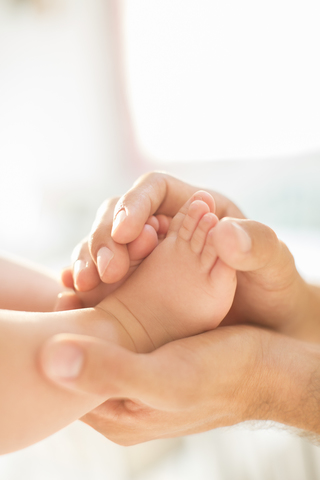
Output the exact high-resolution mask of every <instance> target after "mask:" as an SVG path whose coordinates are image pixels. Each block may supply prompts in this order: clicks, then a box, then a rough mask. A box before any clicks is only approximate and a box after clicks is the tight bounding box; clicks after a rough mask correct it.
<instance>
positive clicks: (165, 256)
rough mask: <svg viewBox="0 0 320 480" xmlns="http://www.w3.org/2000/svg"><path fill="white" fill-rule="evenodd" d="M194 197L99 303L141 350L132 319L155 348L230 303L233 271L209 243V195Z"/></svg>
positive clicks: (218, 317)
mask: <svg viewBox="0 0 320 480" xmlns="http://www.w3.org/2000/svg"><path fill="white" fill-rule="evenodd" d="M199 196H200V198H201V197H202V199H201V200H195V201H194V198H197V195H194V196H193V197H192V198H191V199H190V200H189V201H188V202H187V203H186V204H185V205H184V206H183V207H182V208H181V210H180V211H179V212H178V213H177V215H176V216H175V217H174V218H173V219H172V222H171V224H170V227H169V231H168V234H167V237H166V238H165V239H164V240H163V242H162V243H161V244H160V245H158V246H157V247H156V248H155V249H154V250H153V252H152V253H151V254H150V255H149V256H148V257H147V258H146V259H145V260H144V261H143V262H142V264H141V265H140V266H139V268H138V269H137V270H136V271H135V272H134V273H133V275H131V277H130V278H129V279H128V280H127V281H126V282H125V283H124V284H123V285H122V286H121V287H120V288H119V289H118V290H117V291H115V292H114V293H113V294H112V295H111V297H109V298H107V299H106V300H105V301H103V302H102V303H100V304H99V307H101V308H102V309H104V308H106V309H107V310H108V312H109V313H110V311H111V313H112V314H113V315H115V316H116V317H117V318H118V319H119V320H120V321H121V323H122V324H123V326H124V328H125V329H126V330H127V332H128V333H129V334H130V336H131V338H132V340H133V342H134V343H135V346H136V348H137V350H140V351H141V349H145V344H142V343H141V342H139V338H137V336H138V337H139V335H137V330H136V328H135V325H136V324H137V323H138V324H139V325H140V327H142V329H143V330H144V333H145V334H146V335H147V336H148V338H149V340H150V342H151V343H152V345H153V347H158V346H159V345H161V344H163V343H166V342H168V341H171V340H174V339H177V338H180V337H185V336H190V335H195V334H198V333H200V332H203V331H206V330H210V329H212V328H215V327H216V326H217V325H218V324H219V323H220V322H221V321H222V319H223V318H224V317H225V315H226V314H227V312H228V311H229V309H230V307H231V305H232V302H233V298H234V293H235V288H236V273H235V271H234V270H233V269H231V268H230V267H228V266H227V265H226V264H225V263H223V262H222V261H221V260H220V259H219V258H217V255H216V252H215V249H214V247H213V244H212V242H211V233H210V232H211V231H212V229H214V227H215V225H216V224H217V223H218V218H217V217H216V216H215V215H214V214H213V213H211V212H210V208H209V205H212V197H211V196H210V195H209V194H207V193H206V192H201V194H198V197H199ZM118 307H119V308H118ZM110 308H111V309H110ZM127 314H128V316H127ZM140 333H141V328H140Z"/></svg>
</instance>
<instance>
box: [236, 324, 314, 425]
mask: <svg viewBox="0 0 320 480" xmlns="http://www.w3.org/2000/svg"><path fill="white" fill-rule="evenodd" d="M261 334H262V337H263V338H262V337H261V339H262V340H263V341H262V342H261V346H262V348H261V350H262V352H261V357H260V362H259V366H258V367H257V372H256V375H255V376H254V377H253V382H252V383H253V384H252V387H253V389H252V391H253V392H254V394H253V396H252V403H251V407H250V406H249V408H248V410H247V412H246V418H245V420H272V421H275V422H278V423H282V424H285V425H288V426H292V427H296V428H299V429H302V430H305V431H309V432H313V433H320V415H319V413H320V348H319V347H318V346H317V345H312V344H309V343H306V342H302V341H299V340H295V339H292V338H289V337H286V336H283V335H279V334H276V333H273V332H264V331H261ZM263 334H264V335H263Z"/></svg>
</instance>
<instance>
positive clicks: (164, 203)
mask: <svg viewBox="0 0 320 480" xmlns="http://www.w3.org/2000/svg"><path fill="white" fill-rule="evenodd" d="M197 190H198V188H197V187H193V186H190V185H187V184H185V183H184V182H182V181H180V180H177V179H176V178H174V177H171V176H169V175H166V174H164V173H157V172H155V173H150V174H147V175H144V176H142V177H141V178H140V179H139V180H138V181H137V182H136V183H135V184H134V186H133V187H132V189H131V190H129V191H128V192H127V193H126V194H125V195H124V196H123V197H121V198H120V199H119V200H116V199H113V200H109V201H107V202H105V203H104V204H103V205H102V206H101V207H100V209H99V211H98V214H97V218H96V221H95V222H94V225H93V228H92V231H91V234H90V238H89V241H85V242H82V243H81V244H80V245H79V246H78V248H77V251H76V255H75V258H74V260H75V264H74V265H75V266H76V268H75V270H74V273H73V272H72V270H71V269H67V270H66V271H65V272H64V280H65V284H66V286H68V287H70V286H72V285H73V277H74V279H75V283H76V284H77V285H78V290H90V289H91V288H94V287H96V286H97V285H100V286H99V289H100V291H99V289H98V290H97V289H94V290H92V292H88V294H87V295H89V296H88V297H87V298H88V299H89V300H88V301H87V303H85V306H90V301H93V303H94V302H96V303H97V301H98V300H101V298H100V297H101V296H102V295H105V294H106V293H107V290H106V288H110V287H111V288H113V287H112V286H110V285H108V286H103V283H102V284H101V281H100V277H101V279H102V280H103V281H105V282H117V281H119V280H120V279H123V278H126V276H127V275H128V274H130V271H131V270H132V269H131V270H130V269H129V265H130V250H129V249H130V244H131V245H132V243H131V242H136V239H137V238H138V237H139V235H141V232H143V229H144V228H145V227H144V226H145V223H146V222H147V221H148V218H150V216H151V215H160V217H162V216H163V215H165V216H166V217H165V218H168V217H172V216H173V215H175V213H176V212H177V211H178V210H179V208H180V207H181V205H182V204H183V203H185V202H186V201H187V200H188V198H189V197H190V196H191V195H192V194H193V193H195V191H197ZM209 193H211V194H212V196H213V197H214V199H215V203H216V212H215V213H216V214H217V216H218V217H219V218H220V219H223V220H222V221H221V222H220V223H219V225H218V226H217V227H216V228H215V237H214V241H215V247H216V250H217V252H218V256H219V257H220V258H221V259H222V260H223V261H224V262H225V263H226V264H228V265H229V266H231V267H232V268H235V269H236V270H238V274H237V277H238V287H237V291H236V296H235V300H234V303H233V306H232V308H231V310H230V312H229V314H228V316H227V318H226V319H225V322H224V323H225V324H234V323H247V322H252V323H257V324H260V325H264V326H271V327H273V328H275V329H277V330H279V331H282V332H285V333H288V334H291V335H298V336H301V335H303V333H302V331H301V329H303V330H305V331H306V330H307V326H306V325H305V324H302V320H303V319H305V318H308V322H313V320H314V314H313V310H314V308H313V307H314V294H313V292H311V291H310V287H309V286H308V285H306V283H305V282H304V281H303V280H302V278H301V277H300V275H299V273H298V272H297V270H296V268H295V264H294V260H293V257H292V255H291V254H290V252H289V250H288V248H287V247H286V246H285V245H284V244H283V243H282V242H281V241H279V239H278V238H277V236H276V234H275V233H274V232H273V231H272V230H271V229H270V228H269V227H267V226H265V225H262V224H260V223H258V222H254V221H251V220H246V219H244V216H243V214H242V213H241V211H240V210H239V209H238V207H236V206H235V205H234V203H233V202H231V201H230V200H228V199H227V198H226V197H224V196H223V195H221V194H219V193H216V192H211V191H210V192H209ZM232 217H233V218H232ZM163 232H165V227H163V228H162V230H161V233H163ZM127 244H129V249H128V247H127ZM133 244H134V243H133ZM105 247H107V249H108V250H109V251H111V252H112V253H113V257H112V259H111V261H110V263H109V266H108V268H107V269H106V270H103V271H102V270H101V269H100V270H101V275H100V277H99V275H98V270H99V269H98V270H97V268H96V266H98V267H99V263H101V262H100V260H101V252H102V254H103V252H104V251H105V250H104V249H105ZM79 264H80V265H82V266H85V267H84V268H83V269H80V270H79V268H78V266H79ZM133 268H134V267H133ZM79 280H80V281H79ZM120 281H121V280H120ZM122 281H123V280H122ZM79 285H80V286H81V285H85V287H84V288H80V286H79ZM114 286H117V284H115V285H114ZM82 298H83V297H82ZM77 301H78V302H79V300H77V299H76V298H75V305H74V308H76V302H77ZM93 303H92V304H93ZM306 335H307V334H306ZM319 338H320V335H319Z"/></svg>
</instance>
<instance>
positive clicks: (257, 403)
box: [46, 325, 320, 445]
mask: <svg viewBox="0 0 320 480" xmlns="http://www.w3.org/2000/svg"><path fill="white" fill-rule="evenodd" d="M61 342H62V343H63V342H64V343H67V344H70V343H71V344H73V345H76V347H77V349H81V351H82V353H83V355H84V362H83V365H84V367H83V368H82V371H81V372H80V374H79V376H78V377H77V378H75V379H73V380H70V381H68V384H67V387H66V384H63V385H61V386H62V387H65V388H69V389H72V390H75V391H79V392H86V393H90V394H95V395H99V396H100V397H101V398H102V399H103V398H104V399H108V400H107V401H106V402H105V403H102V404H101V405H100V406H99V407H97V408H96V409H95V410H93V411H92V412H90V413H88V414H87V415H85V416H84V417H83V419H82V420H83V421H84V422H86V423H88V424H89V425H91V426H92V427H94V428H95V429H96V430H97V431H99V432H100V433H102V434H103V435H105V436H106V437H108V438H109V439H111V440H112V441H114V442H116V443H120V444H122V445H132V444H136V443H141V442H144V441H147V440H152V439H155V438H166V437H175V436H181V435H186V434H191V433H198V432H202V431H207V430H210V429H213V428H217V427H222V426H228V425H234V424H236V423H239V422H242V421H245V420H274V421H278V422H281V423H284V424H287V425H292V426H295V427H298V428H302V429H304V430H309V431H311V432H316V433H319V432H320V420H319V415H318V409H319V404H320V388H319V380H320V374H319V368H318V366H319V360H320V348H319V347H318V346H314V345H311V344H308V343H304V342H301V341H298V340H295V339H292V338H289V337H287V336H283V335H280V334H277V333H275V332H272V331H267V330H263V329H259V328H256V327H252V326H246V325H241V326H232V327H220V328H218V329H216V330H214V331H210V332H207V333H205V334H202V335H197V336H195V337H189V338H185V339H182V340H178V341H175V342H171V343H169V344H166V345H164V346H162V347H160V348H159V349H157V350H155V351H154V352H152V353H149V354H136V353H133V352H130V351H128V350H125V349H123V348H121V347H119V346H116V345H113V344H109V343H107V342H105V341H102V340H99V339H97V338H93V337H82V336H80V335H64V336H63V340H61V336H58V337H57V338H56V339H55V337H53V339H52V340H51V341H50V342H49V344H47V346H46V348H49V349H50V348H51V349H52V348H53V353H52V350H51V352H50V351H49V357H50V358H51V359H54V351H55V348H56V346H57V343H58V344H59V345H58V349H57V351H58V352H60V353H61ZM47 353H48V352H47ZM47 356H48V355H47ZM57 361H58V362H61V358H60V357H59V358H58V359H57ZM55 381H56V380H55ZM127 398H130V400H128V399H127Z"/></svg>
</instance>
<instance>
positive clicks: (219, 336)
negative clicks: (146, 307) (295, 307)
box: [40, 327, 257, 411]
mask: <svg viewBox="0 0 320 480" xmlns="http://www.w3.org/2000/svg"><path fill="white" fill-rule="evenodd" d="M241 328H242V327H232V328H231V329H230V328H229V327H224V328H220V329H217V330H215V331H213V332H212V331H211V332H207V333H205V334H202V335H198V336H196V337H189V338H186V339H182V340H179V341H176V342H171V343H169V344H166V345H164V346H162V347H160V348H159V349H157V350H155V351H154V352H152V353H149V354H137V353H134V352H130V351H128V350H126V349H124V348H122V347H119V346H116V345H114V344H112V343H109V342H105V341H103V340H100V339H97V338H93V337H85V336H80V335H71V334H63V335H56V336H54V337H52V338H51V339H50V340H49V341H48V342H47V343H46V344H45V345H44V347H43V349H42V351H41V356H40V359H41V366H42V370H43V372H44V373H45V375H46V376H47V377H48V378H50V379H51V380H52V381H53V382H55V383H57V384H59V385H61V386H62V387H65V388H68V389H72V390H77V391H82V392H87V393H91V394H94V395H98V396H100V397H101V398H104V399H107V398H110V397H117V398H119V397H126V398H131V399H139V400H140V401H142V402H143V403H145V404H146V405H149V406H151V407H152V408H157V409H162V410H167V411H176V410H181V409H184V408H190V407H192V406H194V404H196V403H197V402H199V401H200V402H201V403H203V402H206V401H208V402H211V401H212V396H213V395H214V396H215V397H216V399H219V398H220V399H221V397H223V401H226V398H227V397H228V396H230V398H232V394H231V393H232V392H231V391H234V388H235V382H236V384H238V383H239V382H242V381H243V380H244V376H246V375H251V371H250V368H248V365H250V364H251V363H252V359H253V357H255V355H253V354H252V348H253V349H254V350H256V349H257V347H256V345H257V342H256V339H254V338H253V336H252V335H250V334H249V335H247V338H245V337H243V332H242V330H241ZM245 328H247V329H248V328H250V327H245ZM248 339H249V343H250V346H247V347H246V344H248ZM244 342H246V343H244ZM248 345H249V344H248ZM230 349H231V350H230ZM230 351H232V352H233V355H232V356H231V357H230ZM237 352H238V353H239V352H240V353H241V355H240V354H239V358H237ZM256 360H257V357H255V361H256ZM254 368H256V364H255V365H254ZM226 378H228V382H229V384H228V385H227V383H226ZM229 389H230V391H229Z"/></svg>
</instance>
